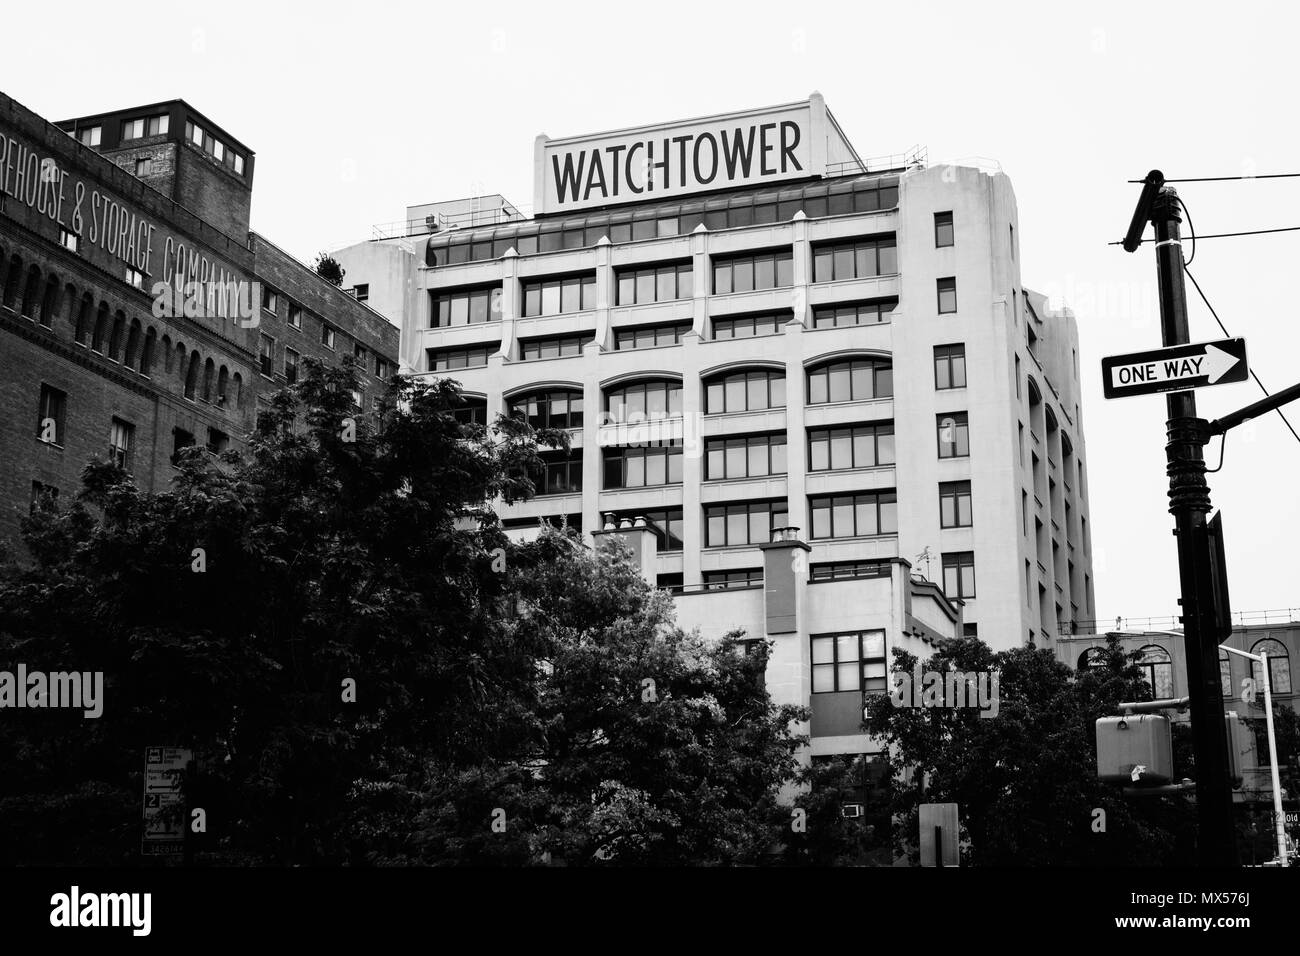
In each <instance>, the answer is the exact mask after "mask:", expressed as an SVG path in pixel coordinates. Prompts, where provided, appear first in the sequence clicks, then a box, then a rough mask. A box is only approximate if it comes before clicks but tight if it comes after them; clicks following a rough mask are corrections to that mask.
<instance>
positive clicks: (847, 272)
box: [813, 235, 898, 282]
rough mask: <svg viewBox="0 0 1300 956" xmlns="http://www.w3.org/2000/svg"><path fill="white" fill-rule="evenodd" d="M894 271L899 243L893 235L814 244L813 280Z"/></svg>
mask: <svg viewBox="0 0 1300 956" xmlns="http://www.w3.org/2000/svg"><path fill="white" fill-rule="evenodd" d="M897 272H898V245H897V242H896V241H895V239H894V237H893V236H892V235H889V236H879V237H876V238H872V239H853V240H849V241H848V242H834V243H826V244H822V245H817V246H814V247H813V281H814V282H839V281H842V280H844V279H868V278H871V277H872V276H888V275H894V274H896V273H897Z"/></svg>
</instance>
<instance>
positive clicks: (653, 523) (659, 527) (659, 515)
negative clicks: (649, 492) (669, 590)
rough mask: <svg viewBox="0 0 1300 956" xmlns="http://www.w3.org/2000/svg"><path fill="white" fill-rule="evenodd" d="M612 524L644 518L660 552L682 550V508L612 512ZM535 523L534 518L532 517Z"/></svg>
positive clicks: (616, 524)
mask: <svg viewBox="0 0 1300 956" xmlns="http://www.w3.org/2000/svg"><path fill="white" fill-rule="evenodd" d="M613 517H614V525H615V526H616V527H617V526H618V525H619V524H620V523H621V521H622V519H624V518H627V519H628V520H629V521H635V520H636V519H637V518H645V523H646V526H647V527H648V528H650V530H651V531H653V532H654V533H655V537H656V538H658V539H659V552H660V553H661V554H662V553H664V552H666V551H680V550H682V532H683V526H682V520H683V519H682V509H681V508H665V509H660V510H658V511H641V510H637V511H627V512H615V513H614V514H613ZM533 523H534V524H536V519H534V522H533Z"/></svg>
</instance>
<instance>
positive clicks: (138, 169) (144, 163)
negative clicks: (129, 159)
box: [135, 156, 153, 177]
mask: <svg viewBox="0 0 1300 956" xmlns="http://www.w3.org/2000/svg"><path fill="white" fill-rule="evenodd" d="M152 173H153V160H152V159H151V158H150V157H148V156H141V157H140V158H139V159H137V160H136V161H135V174H136V176H137V177H143V176H148V175H150V174H152Z"/></svg>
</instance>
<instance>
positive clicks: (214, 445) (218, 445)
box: [208, 427, 230, 455]
mask: <svg viewBox="0 0 1300 956" xmlns="http://www.w3.org/2000/svg"><path fill="white" fill-rule="evenodd" d="M229 444H230V436H229V435H227V434H226V433H225V432H223V431H221V430H220V429H217V428H211V427H209V428H208V451H210V452H212V454H214V455H220V454H221V453H222V452H223V451H225V450H226V447H227V446H228V445H229Z"/></svg>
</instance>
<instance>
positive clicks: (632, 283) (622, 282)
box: [618, 272, 636, 305]
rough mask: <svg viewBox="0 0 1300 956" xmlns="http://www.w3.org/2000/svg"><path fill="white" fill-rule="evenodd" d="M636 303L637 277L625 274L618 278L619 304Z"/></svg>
mask: <svg viewBox="0 0 1300 956" xmlns="http://www.w3.org/2000/svg"><path fill="white" fill-rule="evenodd" d="M634 302H636V276H635V275H633V274H632V273H630V272H625V273H623V274H622V275H620V276H619V277H618V304H619V305H632V304H633V303H634Z"/></svg>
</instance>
